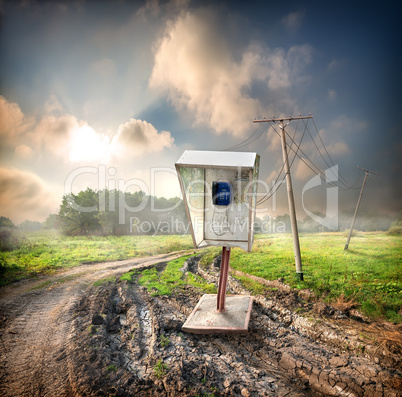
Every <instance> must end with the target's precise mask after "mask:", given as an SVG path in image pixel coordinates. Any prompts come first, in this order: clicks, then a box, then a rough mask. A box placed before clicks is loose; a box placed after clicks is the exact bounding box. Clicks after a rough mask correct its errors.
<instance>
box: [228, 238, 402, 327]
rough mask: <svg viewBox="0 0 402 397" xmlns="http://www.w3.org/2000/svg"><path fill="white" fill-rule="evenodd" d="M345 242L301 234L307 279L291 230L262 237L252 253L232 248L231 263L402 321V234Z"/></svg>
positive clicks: (251, 272)
mask: <svg viewBox="0 0 402 397" xmlns="http://www.w3.org/2000/svg"><path fill="white" fill-rule="evenodd" d="M345 240H346V239H345V237H344V235H343V234H342V233H320V234H305V235H301V236H300V247H301V254H302V264H303V273H304V281H300V280H298V278H297V277H296V273H295V265H294V251H293V240H292V236H291V235H289V234H286V235H285V234H276V235H259V236H257V238H256V240H255V242H254V246H253V250H252V252H251V253H246V252H244V251H242V250H240V249H237V248H235V249H233V250H232V254H231V261H230V264H231V266H232V267H233V268H234V269H236V270H240V271H243V272H245V273H249V274H253V275H255V276H259V277H262V278H265V279H267V280H275V279H278V278H283V279H284V282H285V283H286V284H288V285H290V286H291V287H294V288H298V289H301V288H309V289H311V290H313V291H314V292H315V293H316V294H317V295H318V296H319V297H321V298H322V299H324V300H326V301H327V302H329V303H331V302H334V301H336V300H337V299H338V298H339V297H341V296H343V298H344V299H345V300H353V301H354V302H356V304H357V305H358V309H359V310H361V311H362V312H363V313H364V314H366V315H368V316H369V317H371V318H378V319H380V318H382V319H386V320H389V321H395V322H398V323H399V322H401V321H402V318H401V315H400V314H399V311H400V309H401V306H402V267H401V264H402V238H401V237H400V236H389V235H386V234H385V233H377V232H368V233H361V234H359V235H358V236H356V237H353V238H352V240H351V242H350V246H349V249H348V250H347V251H344V250H343V248H344V245H345ZM259 288H261V287H259ZM256 292H258V291H256Z"/></svg>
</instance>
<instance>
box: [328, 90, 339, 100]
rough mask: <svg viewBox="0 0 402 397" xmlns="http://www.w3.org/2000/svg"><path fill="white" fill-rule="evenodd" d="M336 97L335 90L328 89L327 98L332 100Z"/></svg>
mask: <svg viewBox="0 0 402 397" xmlns="http://www.w3.org/2000/svg"><path fill="white" fill-rule="evenodd" d="M336 97H337V93H336V91H335V90H328V99H329V100H330V101H334V100H335V99H336Z"/></svg>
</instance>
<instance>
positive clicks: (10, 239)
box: [0, 227, 24, 251]
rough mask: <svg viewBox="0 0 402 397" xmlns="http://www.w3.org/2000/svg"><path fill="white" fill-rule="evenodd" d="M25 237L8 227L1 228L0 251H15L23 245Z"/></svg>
mask: <svg viewBox="0 0 402 397" xmlns="http://www.w3.org/2000/svg"><path fill="white" fill-rule="evenodd" d="M23 242H24V237H23V236H21V235H20V234H19V233H18V232H17V231H15V230H13V229H10V228H8V227H3V228H0V251H13V250H15V249H18V248H20V247H21V245H22V244H23Z"/></svg>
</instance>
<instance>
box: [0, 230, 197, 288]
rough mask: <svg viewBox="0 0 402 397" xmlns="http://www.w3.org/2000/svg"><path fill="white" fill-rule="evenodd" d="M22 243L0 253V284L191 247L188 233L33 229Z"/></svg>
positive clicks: (23, 237)
mask: <svg viewBox="0 0 402 397" xmlns="http://www.w3.org/2000/svg"><path fill="white" fill-rule="evenodd" d="M22 241H23V243H22V245H21V247H20V248H18V249H15V250H13V251H6V252H0V266H1V267H0V269H2V270H3V271H2V273H0V286H1V285H5V284H9V283H10V282H14V281H17V280H20V279H22V278H25V277H35V276H37V275H43V274H50V273H52V272H54V271H55V270H57V269H61V268H65V267H72V266H78V265H80V264H83V263H95V262H106V261H115V260H121V259H127V258H134V257H140V256H151V255H157V254H163V253H169V252H172V251H179V250H183V249H189V248H192V247H193V245H192V241H191V237H190V236H85V237H83V236H80V237H67V236H62V235H60V234H58V233H56V232H36V233H29V234H26V235H24V236H22Z"/></svg>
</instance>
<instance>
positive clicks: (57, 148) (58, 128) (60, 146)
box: [28, 114, 78, 157]
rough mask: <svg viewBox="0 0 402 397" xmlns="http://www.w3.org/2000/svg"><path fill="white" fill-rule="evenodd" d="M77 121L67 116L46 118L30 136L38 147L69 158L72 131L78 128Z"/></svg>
mask: <svg viewBox="0 0 402 397" xmlns="http://www.w3.org/2000/svg"><path fill="white" fill-rule="evenodd" d="M77 126H78V122H77V119H76V118H75V117H74V116H72V115H70V114H65V115H62V116H60V117H55V116H44V117H43V118H42V119H41V120H40V122H39V123H38V124H37V126H36V127H35V129H34V130H33V131H31V132H29V134H28V136H29V137H30V139H31V140H32V142H34V143H35V144H36V145H37V146H38V147H44V148H46V149H47V150H48V151H49V152H50V153H52V154H55V155H57V156H62V157H63V156H64V157H66V156H68V151H69V143H70V139H71V131H73V130H74V128H77Z"/></svg>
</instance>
